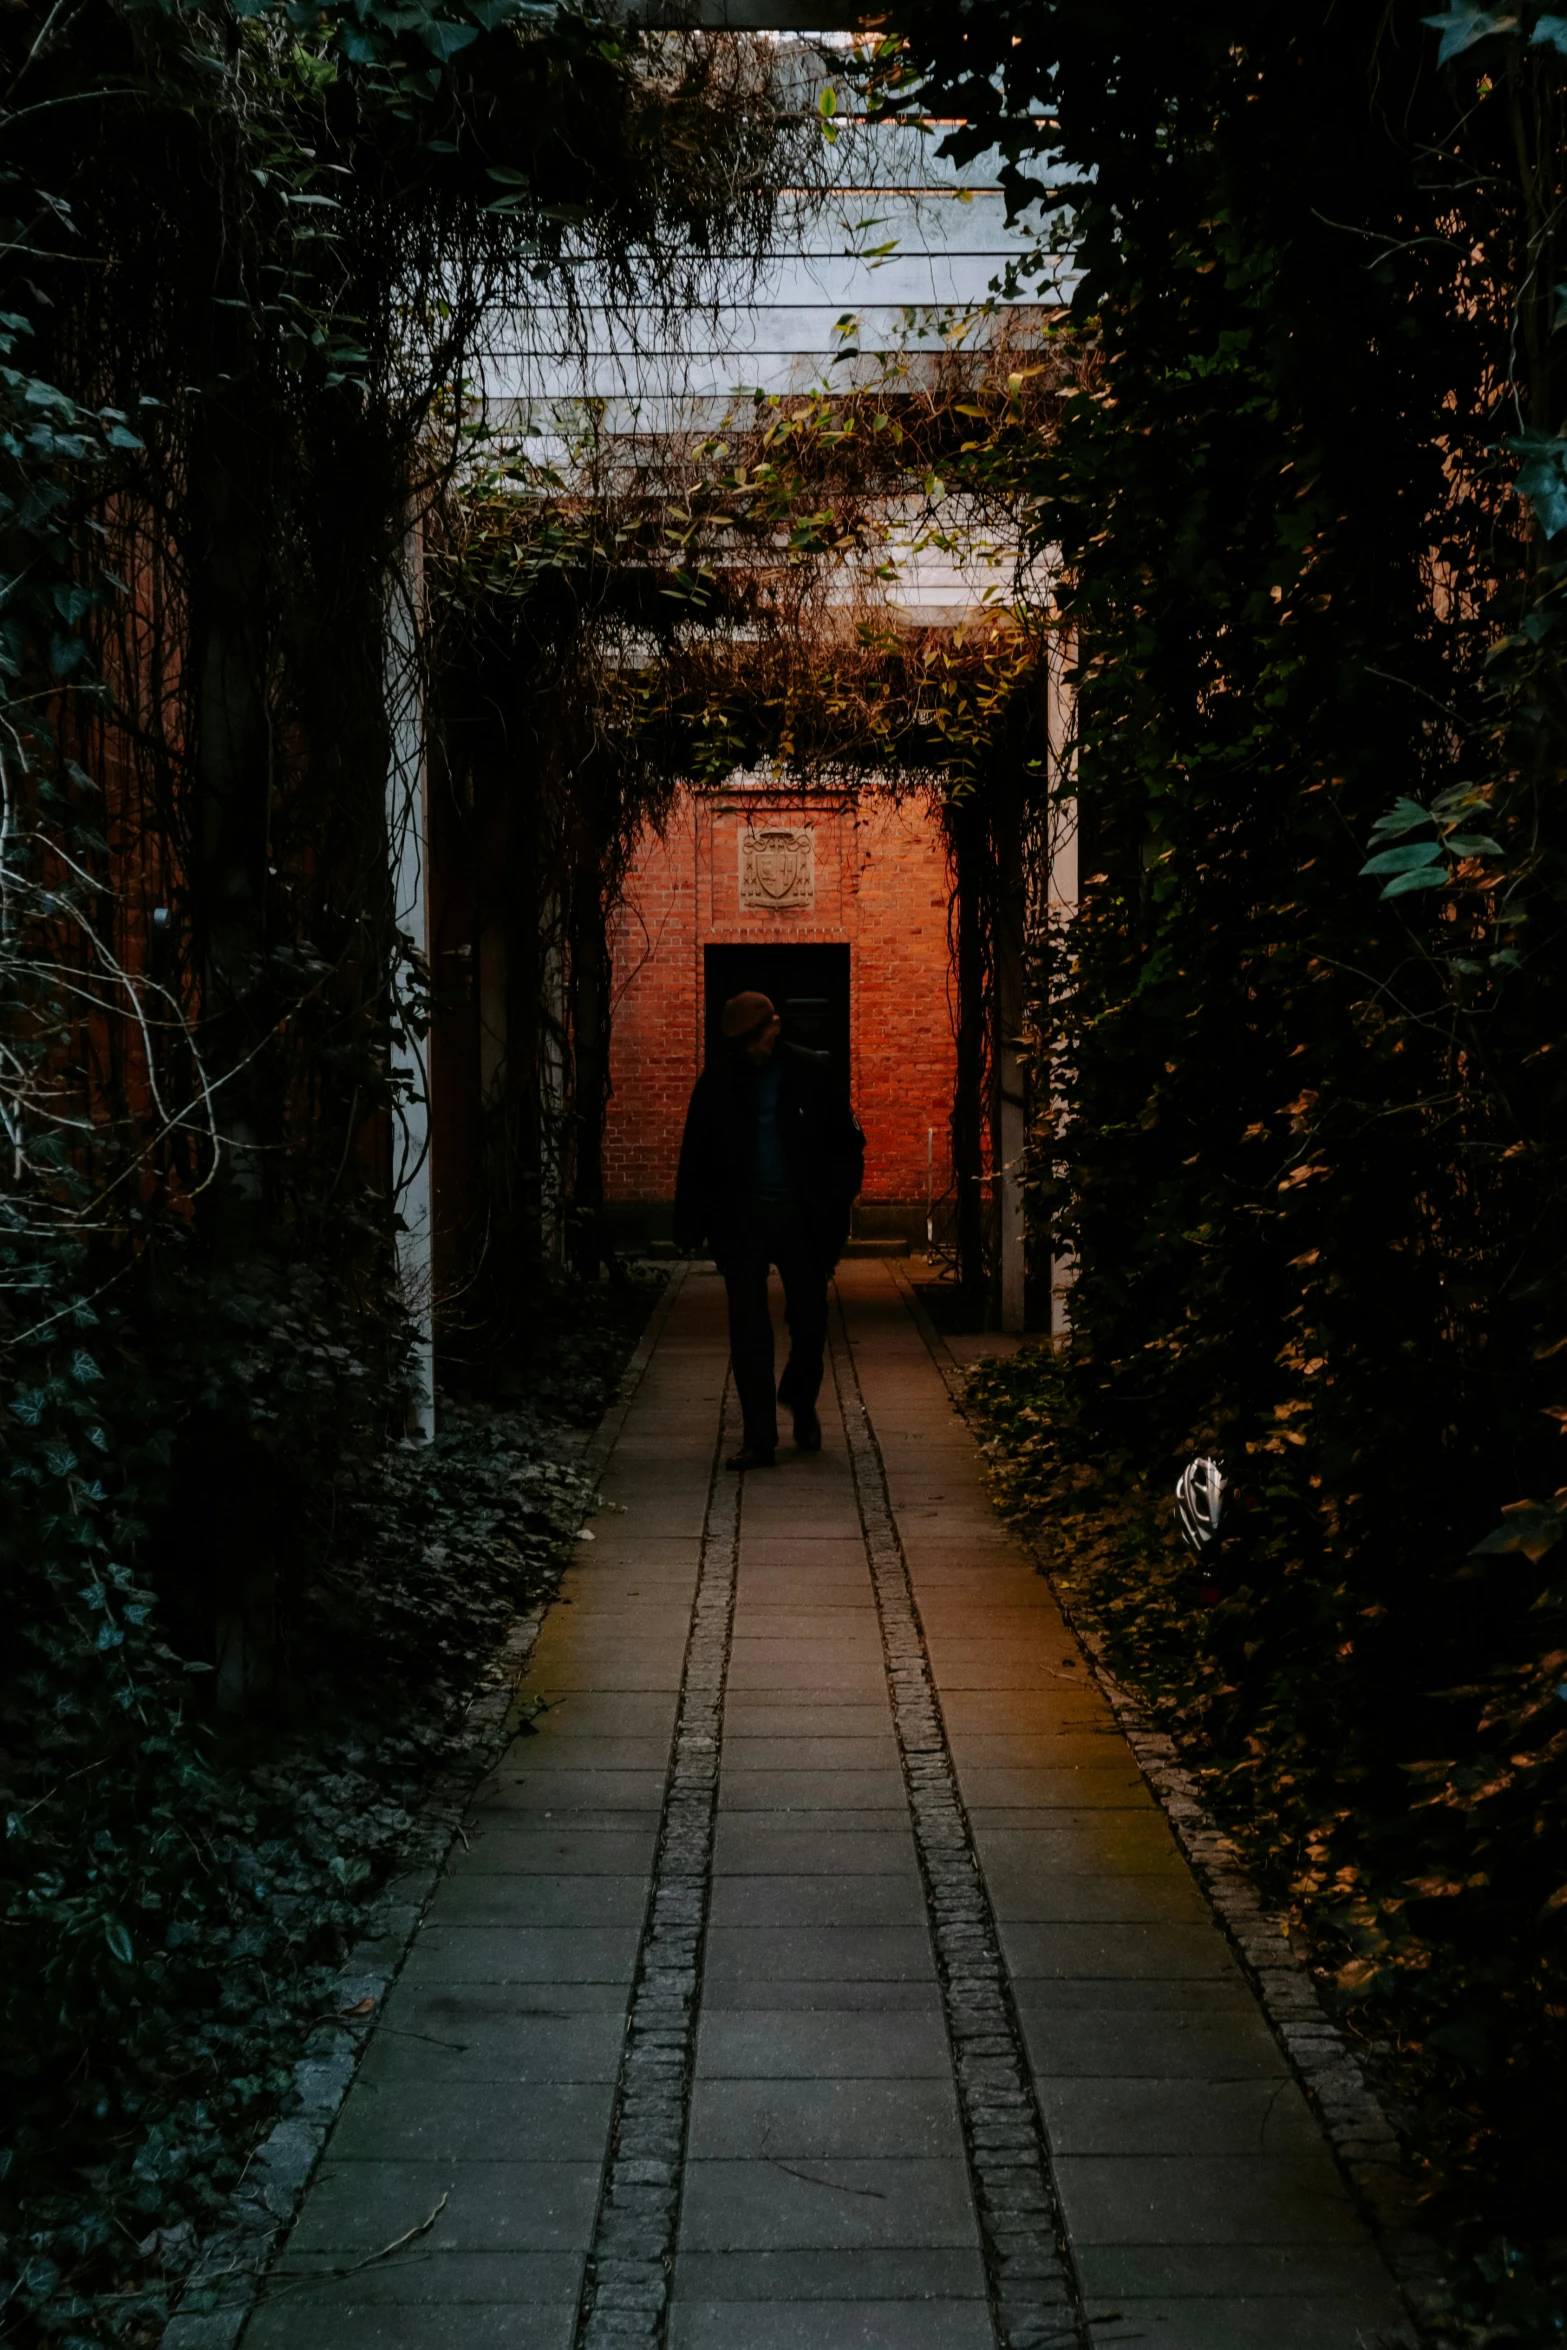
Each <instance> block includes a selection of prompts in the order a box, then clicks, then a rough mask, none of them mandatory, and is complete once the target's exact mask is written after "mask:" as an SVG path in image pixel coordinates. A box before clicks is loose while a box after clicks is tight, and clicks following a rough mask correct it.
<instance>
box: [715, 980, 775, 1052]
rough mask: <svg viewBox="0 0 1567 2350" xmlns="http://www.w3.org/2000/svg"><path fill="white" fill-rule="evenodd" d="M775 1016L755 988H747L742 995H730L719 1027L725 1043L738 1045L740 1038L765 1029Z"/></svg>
mask: <svg viewBox="0 0 1567 2350" xmlns="http://www.w3.org/2000/svg"><path fill="white" fill-rule="evenodd" d="M775 1016H776V1015H775V1014H774V1011H773V1007H772V1004H771V1002H770V1001H769V999H768V998H767V997H766V996H764V995H761V994H759V993H758V992H757V990H756V989H755V988H747V989H746V990H745V993H744V994H743V995H732V996H731V997H730V998H729V1001H728V1003H727V1004H725V1006H724V1009H723V1014H722V1017H721V1019H720V1022H719V1025H720V1027H721V1028H722V1029H723V1032H724V1036H725V1039H726V1040H727V1042H729V1043H730V1044H738V1043H739V1041H740V1039H741V1038H742V1037H745V1036H750V1035H752V1034H754V1033H755V1032H756V1031H758V1030H760V1029H763V1028H765V1027H766V1026H767V1023H768V1021H769V1020H771V1019H773V1018H775Z"/></svg>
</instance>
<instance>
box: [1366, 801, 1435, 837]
mask: <svg viewBox="0 0 1567 2350" xmlns="http://www.w3.org/2000/svg"><path fill="white" fill-rule="evenodd" d="M1433 821H1434V819H1433V817H1432V814H1431V811H1430V809H1429V808H1422V806H1421V805H1420V802H1419V801H1418V800H1412V799H1409V798H1408V797H1407V796H1401V797H1400V798H1398V799H1396V800H1395V801H1394V802H1393V805H1392V807H1391V808H1389V810H1388V812H1387V814H1386V815H1385V816H1379V817H1378V818H1377V820H1376V822H1375V824H1373V825H1372V827H1371V837H1372V839H1373V840H1392V839H1396V837H1397V836H1398V834H1399V833H1401V832H1413V831H1414V829H1415V827H1416V825H1418V824H1430V823H1432V822H1433Z"/></svg>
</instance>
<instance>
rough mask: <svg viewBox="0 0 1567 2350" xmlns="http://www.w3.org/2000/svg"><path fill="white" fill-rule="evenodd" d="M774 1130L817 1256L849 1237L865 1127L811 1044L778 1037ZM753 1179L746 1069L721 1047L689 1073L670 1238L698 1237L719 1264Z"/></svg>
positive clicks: (831, 1260) (752, 1108)
mask: <svg viewBox="0 0 1567 2350" xmlns="http://www.w3.org/2000/svg"><path fill="white" fill-rule="evenodd" d="M774 1050H775V1051H776V1053H777V1055H778V1062H779V1067H780V1070H781V1072H782V1082H781V1084H780V1085H779V1088H778V1133H779V1139H780V1141H781V1142H782V1145H783V1153H784V1159H785V1162H786V1163H787V1165H788V1169H789V1183H790V1188H791V1189H792V1190H793V1192H794V1197H795V1204H796V1205H797V1207H798V1208H799V1211H800V1221H801V1223H802V1224H803V1225H804V1227H805V1232H806V1237H807V1239H808V1240H809V1241H810V1242H811V1244H812V1246H813V1247H814V1248H815V1249H817V1250H818V1251H819V1252H820V1255H821V1258H822V1262H823V1264H824V1265H826V1266H832V1265H834V1264H836V1263H837V1261H838V1258H839V1257H840V1255H841V1254H842V1252H843V1244H844V1242H845V1241H846V1240H847V1239H848V1237H849V1211H850V1209H851V1208H852V1207H853V1205H854V1201H855V1195H856V1194H857V1193H858V1191H859V1188H860V1185H861V1183H862V1182H863V1180H864V1177H865V1136H864V1134H863V1132H862V1131H861V1128H860V1122H859V1120H858V1118H856V1116H855V1115H854V1112H853V1110H852V1109H851V1108H850V1107H849V1097H848V1095H847V1094H846V1093H845V1092H844V1090H843V1087H842V1086H841V1085H840V1084H839V1083H838V1081H837V1079H836V1078H835V1077H834V1076H833V1073H832V1069H831V1066H830V1065H829V1063H828V1061H827V1060H826V1058H825V1056H824V1055H823V1054H821V1053H808V1052H806V1051H805V1050H804V1049H803V1048H802V1047H801V1046H799V1045H793V1044H779V1045H777V1046H775V1047H774ZM755 1186H756V1069H755V1067H754V1065H753V1064H752V1063H751V1062H750V1061H748V1060H747V1059H746V1058H745V1056H744V1054H742V1053H734V1054H729V1055H726V1056H725V1057H724V1059H722V1060H720V1061H715V1062H714V1063H713V1065H712V1066H711V1067H710V1068H707V1069H704V1070H703V1072H702V1074H701V1076H700V1077H699V1078H698V1079H697V1081H696V1089H695V1091H694V1092H693V1094H692V1096H691V1107H690V1109H689V1110H688V1111H687V1113H686V1130H685V1136H684V1138H683V1140H682V1142H681V1145H680V1173H679V1176H678V1177H677V1179H676V1183H675V1246H676V1247H677V1248H678V1249H680V1250H682V1251H683V1252H684V1253H686V1254H688V1255H690V1254H694V1253H695V1252H696V1251H697V1250H698V1249H700V1248H701V1246H702V1244H703V1243H704V1241H705V1242H706V1243H707V1245H708V1246H709V1247H710V1248H711V1249H712V1252H713V1254H714V1256H715V1257H716V1258H717V1260H718V1262H719V1264H720V1265H722V1264H723V1262H724V1259H725V1257H726V1255H727V1254H729V1253H730V1251H731V1250H732V1249H733V1247H734V1246H735V1244H736V1242H737V1241H738V1240H739V1238H740V1237H741V1235H742V1234H743V1232H744V1229H745V1226H746V1224H747V1222H748V1220H749V1217H750V1213H751V1201H752V1195H753V1193H754V1190H755Z"/></svg>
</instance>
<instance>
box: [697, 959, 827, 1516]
mask: <svg viewBox="0 0 1567 2350" xmlns="http://www.w3.org/2000/svg"><path fill="white" fill-rule="evenodd" d="M720 1025H721V1027H722V1030H723V1036H724V1050H723V1052H722V1053H721V1054H720V1055H719V1057H718V1058H717V1059H716V1060H714V1061H713V1062H711V1063H710V1064H709V1065H708V1067H707V1068H705V1069H704V1070H703V1072H702V1074H701V1076H700V1077H699V1078H698V1079H697V1081H696V1086H695V1088H694V1090H693V1092H692V1095H691V1107H690V1109H689V1110H688V1111H687V1113H686V1127H685V1134H684V1136H683V1137H682V1140H681V1144H680V1172H679V1174H678V1176H677V1178H676V1181H675V1246H676V1247H677V1248H678V1249H680V1250H681V1251H682V1253H684V1254H685V1255H688V1256H691V1255H695V1254H696V1253H697V1252H698V1251H699V1250H700V1249H701V1248H702V1246H703V1245H704V1243H705V1244H706V1246H707V1247H709V1248H710V1249H711V1250H712V1252H713V1256H714V1258H715V1259H716V1261H717V1264H718V1270H719V1271H720V1273H722V1275H723V1277H724V1286H725V1289H726V1290H727V1292H728V1295H729V1356H730V1361H731V1363H732V1365H733V1368H734V1377H735V1388H736V1391H737V1392H738V1394H739V1397H740V1413H741V1421H742V1427H743V1439H742V1442H741V1446H740V1449H739V1451H738V1452H736V1453H733V1454H731V1456H730V1458H729V1460H728V1461H727V1462H726V1463H725V1466H726V1467H727V1468H731V1469H770V1468H771V1467H772V1466H773V1456H774V1454H775V1453H776V1451H777V1449H778V1406H779V1404H783V1405H784V1406H785V1407H786V1408H787V1409H788V1410H789V1411H790V1412H791V1413H792V1415H793V1418H794V1440H795V1443H796V1444H797V1445H798V1446H799V1447H800V1449H801V1451H802V1452H820V1450H821V1446H822V1424H821V1421H820V1420H819V1419H818V1417H817V1413H816V1398H817V1396H818V1395H819V1394H820V1392H821V1384H822V1356H823V1353H824V1351H825V1348H826V1344H827V1282H828V1279H829V1276H830V1275H831V1273H832V1269H833V1267H834V1265H835V1264H836V1263H837V1262H838V1259H839V1257H840V1256H841V1255H842V1253H843V1244H844V1242H845V1241H846V1240H847V1239H848V1237H849V1212H850V1210H851V1208H852V1207H853V1205H854V1201H855V1197H856V1194H857V1193H858V1191H859V1188H860V1184H861V1182H862V1181H863V1179H864V1174H865V1136H864V1133H863V1131H862V1129H861V1126H860V1122H859V1120H858V1119H857V1118H856V1117H855V1115H854V1112H853V1110H852V1109H851V1108H850V1106H849V1097H848V1095H847V1093H846V1092H845V1091H844V1089H843V1087H842V1086H841V1085H840V1084H839V1083H838V1082H837V1080H836V1078H835V1077H834V1076H833V1074H832V1069H831V1066H830V1064H829V1062H828V1060H827V1057H826V1055H825V1054H824V1053H812V1052H807V1051H806V1050H805V1049H804V1048H803V1047H802V1046H800V1045H792V1044H781V1043H780V1042H779V1037H780V1033H781V1031H782V1027H783V1023H782V1021H781V1020H780V1019H779V1017H778V1014H777V1013H776V1012H775V1011H774V1009H773V1007H772V1004H771V1003H770V1002H769V1000H768V998H767V997H766V996H765V995H761V994H759V993H757V992H756V991H755V990H752V989H748V990H747V991H746V992H745V993H744V994H742V995H736V996H731V997H730V999H729V1001H728V1002H727V1003H726V1004H725V1006H724V1009H723V1015H722V1019H721V1022H720ZM774 1265H776V1266H777V1268H778V1271H779V1275H780V1277H781V1279H782V1281H783V1291H784V1318H785V1320H786V1321H787V1323H788V1325H789V1360H788V1362H787V1363H786V1364H785V1366H784V1374H783V1377H782V1379H780V1380H779V1382H778V1386H777V1389H776V1391H775V1390H774V1387H773V1323H772V1315H771V1314H770V1312H769V1311H768V1304H767V1276H768V1272H769V1269H770V1268H771V1267H772V1266H774Z"/></svg>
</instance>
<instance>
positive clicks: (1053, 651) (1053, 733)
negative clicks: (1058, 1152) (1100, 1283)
mask: <svg viewBox="0 0 1567 2350" xmlns="http://www.w3.org/2000/svg"><path fill="white" fill-rule="evenodd" d="M1074 651H1075V647H1074V645H1073V644H1072V642H1071V640H1070V639H1069V638H1068V637H1066V636H1064V635H1053V636H1052V638H1051V640H1050V649H1049V654H1048V668H1047V672H1046V692H1047V695H1048V702H1047V712H1048V717H1047V724H1048V727H1049V735H1050V753H1049V756H1050V767H1049V772H1050V780H1051V800H1050V816H1049V826H1050V829H1049V835H1048V839H1049V859H1050V870H1049V877H1048V881H1047V884H1046V901H1045V920H1046V923H1047V925H1048V929H1049V940H1050V950H1049V951H1050V957H1051V961H1052V964H1056V963H1057V962H1058V960H1059V958H1061V957H1063V956H1065V955H1066V954H1067V953H1068V952H1069V951H1070V950H1069V942H1068V938H1067V933H1068V930H1069V929H1070V927H1071V922H1072V917H1073V916H1074V914H1075V913H1076V912H1077V899H1078V883H1079V875H1078V856H1077V802H1076V800H1075V799H1067V798H1065V797H1063V796H1061V786H1062V785H1063V784H1064V783H1065V782H1067V781H1068V779H1069V778H1070V777H1071V776H1072V774H1073V773H1074V770H1075V768H1076V763H1077V753H1076V748H1075V745H1074V743H1073V740H1072V722H1073V713H1072V702H1073V694H1072V689H1071V687H1070V686H1069V685H1068V684H1067V682H1066V671H1067V668H1068V667H1069V665H1070V663H1071V661H1072V659H1073V656H1074ZM1051 993H1052V995H1055V994H1056V993H1057V989H1056V986H1055V984H1054V981H1052V987H1051ZM1052 1091H1053V1093H1054V1099H1053V1101H1052V1104H1051V1109H1052V1118H1053V1123H1055V1124H1056V1125H1058V1126H1059V1123H1060V1120H1061V1118H1062V1116H1063V1115H1064V1110H1063V1105H1062V1101H1061V1097H1060V1094H1059V1092H1058V1091H1055V1089H1054V1088H1052ZM1076 1279H1077V1259H1076V1257H1075V1256H1074V1254H1073V1253H1072V1251H1071V1250H1070V1249H1069V1248H1056V1249H1054V1250H1052V1252H1051V1257H1050V1335H1051V1337H1052V1338H1053V1339H1062V1338H1065V1337H1067V1336H1068V1335H1069V1333H1070V1331H1071V1327H1072V1288H1073V1284H1074V1283H1075V1282H1076Z"/></svg>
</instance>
